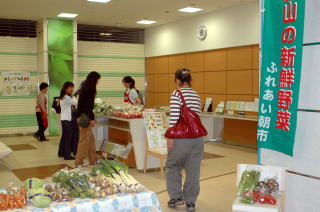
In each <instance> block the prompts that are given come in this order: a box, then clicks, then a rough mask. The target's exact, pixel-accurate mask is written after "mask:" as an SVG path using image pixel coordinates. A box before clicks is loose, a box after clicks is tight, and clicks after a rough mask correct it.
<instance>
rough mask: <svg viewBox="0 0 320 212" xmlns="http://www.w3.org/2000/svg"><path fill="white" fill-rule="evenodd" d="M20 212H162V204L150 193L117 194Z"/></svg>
mask: <svg viewBox="0 0 320 212" xmlns="http://www.w3.org/2000/svg"><path fill="white" fill-rule="evenodd" d="M11 211H12V212H14V211H16V212H17V211H20V212H40V211H45V212H91V211H94V212H105V211H108V212H113V211H117V212H122V211H123V212H127V211H130V212H131V211H132V212H138V211H144V212H160V211H161V208H160V203H159V201H158V198H157V195H156V194H155V193H153V192H150V191H145V192H140V193H137V194H117V195H111V196H108V197H107V198H104V199H75V200H73V201H71V202H61V203H59V202H54V203H52V204H51V206H50V207H48V208H43V209H42V208H35V207H32V206H28V207H25V208H23V209H19V210H11Z"/></svg>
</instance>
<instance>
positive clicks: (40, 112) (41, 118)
mask: <svg viewBox="0 0 320 212" xmlns="http://www.w3.org/2000/svg"><path fill="white" fill-rule="evenodd" d="M48 87H49V85H48V84H47V83H45V82H43V83H41V84H40V86H39V89H40V93H39V95H38V96H37V100H36V116H37V121H38V126H39V129H38V131H37V132H36V133H34V134H33V137H35V138H36V139H37V140H39V141H49V140H48V139H47V138H46V137H45V135H44V131H45V130H46V129H47V127H48V110H47V102H48V100H47V96H46V93H47V92H48Z"/></svg>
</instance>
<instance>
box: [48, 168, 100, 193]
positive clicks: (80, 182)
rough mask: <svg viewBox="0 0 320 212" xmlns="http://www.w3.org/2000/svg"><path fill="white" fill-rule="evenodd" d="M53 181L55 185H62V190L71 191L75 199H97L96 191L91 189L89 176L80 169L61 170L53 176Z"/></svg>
mask: <svg viewBox="0 0 320 212" xmlns="http://www.w3.org/2000/svg"><path fill="white" fill-rule="evenodd" d="M52 180H53V182H55V183H60V187H61V188H65V189H67V190H68V191H70V192H71V194H72V196H73V197H80V198H86V197H89V198H95V197H96V195H95V193H94V191H93V190H92V189H90V184H89V177H88V174H87V173H84V172H82V171H81V170H80V169H72V170H68V169H67V168H65V169H61V170H60V171H58V172H56V173H55V174H54V175H53V177H52Z"/></svg>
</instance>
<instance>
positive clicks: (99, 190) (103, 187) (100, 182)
mask: <svg viewBox="0 0 320 212" xmlns="http://www.w3.org/2000/svg"><path fill="white" fill-rule="evenodd" d="M89 180H90V182H91V185H90V187H91V189H93V190H94V191H95V192H96V195H97V197H98V198H105V197H106V196H107V195H111V194H115V193H118V192H119V189H118V188H117V187H116V186H113V184H112V183H111V182H110V181H109V180H108V178H107V177H106V176H105V175H102V174H99V175H98V176H96V177H93V176H91V177H89Z"/></svg>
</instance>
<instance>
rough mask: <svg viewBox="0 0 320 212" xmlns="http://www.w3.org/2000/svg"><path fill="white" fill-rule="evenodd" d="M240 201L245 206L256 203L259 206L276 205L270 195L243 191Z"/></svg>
mask: <svg viewBox="0 0 320 212" xmlns="http://www.w3.org/2000/svg"><path fill="white" fill-rule="evenodd" d="M240 201H241V202H242V203H246V204H253V203H255V202H258V203H260V204H266V203H268V204H271V205H275V204H276V203H277V201H276V199H275V198H274V197H273V196H272V195H270V194H267V193H263V192H260V191H245V192H243V193H242V196H241V199H240Z"/></svg>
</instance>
